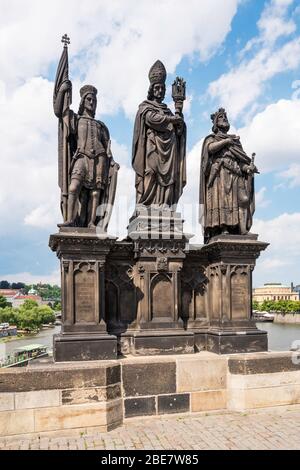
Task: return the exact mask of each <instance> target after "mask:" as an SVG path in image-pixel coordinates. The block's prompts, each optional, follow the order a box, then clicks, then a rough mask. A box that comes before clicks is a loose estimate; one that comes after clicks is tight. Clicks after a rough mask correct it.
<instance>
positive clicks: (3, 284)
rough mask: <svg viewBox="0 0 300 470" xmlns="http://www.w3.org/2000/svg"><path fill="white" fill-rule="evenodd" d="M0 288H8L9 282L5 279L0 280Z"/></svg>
mask: <svg viewBox="0 0 300 470" xmlns="http://www.w3.org/2000/svg"><path fill="white" fill-rule="evenodd" d="M0 289H10V283H9V282H7V281H0Z"/></svg>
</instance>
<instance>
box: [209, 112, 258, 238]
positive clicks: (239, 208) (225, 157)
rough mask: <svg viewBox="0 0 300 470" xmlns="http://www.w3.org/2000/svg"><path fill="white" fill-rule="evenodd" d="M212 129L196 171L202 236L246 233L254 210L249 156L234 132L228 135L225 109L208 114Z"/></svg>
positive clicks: (252, 179)
mask: <svg viewBox="0 0 300 470" xmlns="http://www.w3.org/2000/svg"><path fill="white" fill-rule="evenodd" d="M211 119H212V121H213V128H212V131H213V133H212V134H210V135H209V136H207V137H206V138H205V140H204V142H203V147H202V157H201V174H200V222H201V224H202V226H203V229H204V240H205V242H208V241H209V239H210V238H211V237H212V236H214V235H218V234H221V233H223V234H228V233H229V234H236V235H246V234H247V233H248V232H249V231H250V229H251V226H252V217H253V214H254V210H255V200H254V173H258V171H257V168H256V166H255V165H254V155H255V154H253V155H252V159H251V158H250V157H248V156H247V155H246V153H245V152H244V150H243V147H242V145H241V143H240V138H239V137H238V136H236V135H229V134H228V132H229V129H230V124H229V122H228V119H227V115H226V112H225V109H223V108H220V109H219V111H218V112H216V113H214V114H212V116H211Z"/></svg>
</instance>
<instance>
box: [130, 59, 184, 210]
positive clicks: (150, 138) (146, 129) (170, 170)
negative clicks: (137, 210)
mask: <svg viewBox="0 0 300 470" xmlns="http://www.w3.org/2000/svg"><path fill="white" fill-rule="evenodd" d="M166 76H167V72H166V69H165V67H164V65H163V64H162V62H160V61H159V60H158V61H156V62H155V64H153V66H152V67H151V69H150V72H149V80H150V87H149V91H148V98H147V100H145V101H143V102H142V103H141V104H140V106H139V109H138V112H137V115H136V119H135V125H134V134H133V148H132V166H133V169H134V171H135V173H136V181H135V187H136V202H137V204H143V205H145V206H147V207H148V206H152V205H154V206H156V207H157V208H160V209H164V208H169V207H173V210H174V208H175V206H176V204H177V202H178V200H179V198H180V196H181V194H182V191H183V188H184V186H185V184H186V167H185V153H186V125H185V122H184V118H183V114H182V107H183V101H184V99H185V82H184V81H183V80H182V79H179V78H177V79H176V81H175V82H174V84H173V99H174V101H175V108H176V113H175V115H174V114H173V113H172V112H171V110H170V109H169V108H168V107H167V105H166V104H165V103H163V100H164V97H165V91H166V86H165V81H166Z"/></svg>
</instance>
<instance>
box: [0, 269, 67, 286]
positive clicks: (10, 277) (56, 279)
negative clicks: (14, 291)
mask: <svg viewBox="0 0 300 470" xmlns="http://www.w3.org/2000/svg"><path fill="white" fill-rule="evenodd" d="M1 279H5V280H6V281H8V282H24V283H25V284H27V285H31V284H38V283H40V282H41V283H42V284H56V285H60V281H61V280H60V270H59V269H58V270H57V271H53V272H52V273H50V274H43V275H39V274H31V273H28V272H20V273H16V274H3V275H2V274H1Z"/></svg>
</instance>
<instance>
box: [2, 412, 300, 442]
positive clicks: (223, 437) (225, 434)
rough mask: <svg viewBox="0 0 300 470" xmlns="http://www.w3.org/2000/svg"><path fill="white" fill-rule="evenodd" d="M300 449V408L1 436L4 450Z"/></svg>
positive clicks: (164, 418)
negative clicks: (102, 429)
mask: <svg viewBox="0 0 300 470" xmlns="http://www.w3.org/2000/svg"><path fill="white" fill-rule="evenodd" d="M12 449H13V450H29V449H32V450H33V449H40V450H44V449H45V450H46V449H50V450H65V449H70V450H73V449H82V450H85V449H88V450H95V449H96V450H105V449H108V450H112V449H119V450H122V449H123V450H135V449H146V450H150V449H154V450H159V449H167V450H174V449H178V450H180V449H183V450H202V449H203V450H205V449H220V450H221V449H224V450H236V449H252V450H256V449H300V409H299V408H297V409H296V410H295V409H294V410H293V409H282V410H280V411H278V409H277V410H274V411H260V412H256V413H234V414H232V413H228V414H227V413H226V414H225V413H224V414H212V415H197V416H195V415H193V416H182V415H181V416H170V417H169V416H168V417H163V418H148V419H145V418H144V419H135V420H131V421H127V422H126V424H125V425H123V426H121V427H119V428H117V429H115V430H113V431H110V432H105V433H103V432H90V433H89V432H87V433H79V432H78V431H77V432H74V431H70V433H69V434H66V431H65V432H64V433H63V434H62V436H59V435H58V434H56V435H53V434H52V435H45V434H43V435H41V436H40V437H32V438H30V437H28V436H27V437H22V438H21V439H20V438H19V439H16V438H15V437H8V438H0V450H12Z"/></svg>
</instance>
